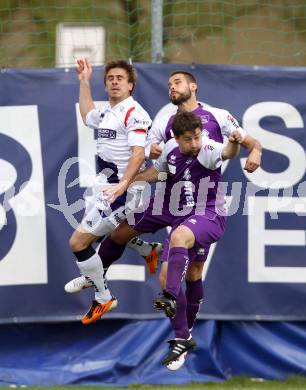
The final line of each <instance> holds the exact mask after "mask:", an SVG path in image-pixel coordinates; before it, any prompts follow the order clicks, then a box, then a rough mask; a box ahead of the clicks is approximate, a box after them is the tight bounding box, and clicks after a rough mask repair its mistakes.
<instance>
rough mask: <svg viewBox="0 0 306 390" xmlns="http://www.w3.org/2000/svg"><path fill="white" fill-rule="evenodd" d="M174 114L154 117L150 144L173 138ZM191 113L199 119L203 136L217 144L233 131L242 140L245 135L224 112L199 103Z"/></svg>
mask: <svg viewBox="0 0 306 390" xmlns="http://www.w3.org/2000/svg"><path fill="white" fill-rule="evenodd" d="M176 112H177V110H175V111H173V112H170V113H167V114H165V115H162V116H157V117H156V119H155V120H154V121H153V125H152V128H151V130H150V134H149V142H150V143H152V144H159V143H161V142H167V141H169V139H171V138H173V133H172V123H173V119H174V116H175V114H176ZM193 113H194V114H195V115H197V116H198V117H200V118H201V120H202V124H203V132H204V134H206V135H207V136H208V137H209V138H211V139H213V140H215V141H217V142H221V143H223V142H224V137H226V138H228V137H229V136H230V134H231V133H232V132H233V131H234V130H237V131H239V132H240V133H241V135H242V137H243V138H244V137H245V135H246V131H245V130H244V129H242V128H241V127H240V126H239V123H238V121H237V120H236V119H235V118H234V117H233V116H232V115H231V114H230V113H229V112H228V111H226V110H223V109H220V108H216V107H211V106H208V105H202V104H200V103H199V105H198V107H197V108H196V109H195V110H193Z"/></svg>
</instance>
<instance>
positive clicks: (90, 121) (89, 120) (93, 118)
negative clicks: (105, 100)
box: [86, 108, 102, 129]
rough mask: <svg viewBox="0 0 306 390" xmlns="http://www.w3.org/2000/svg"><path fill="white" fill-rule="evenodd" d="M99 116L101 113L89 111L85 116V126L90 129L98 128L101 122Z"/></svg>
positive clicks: (93, 110) (95, 110)
mask: <svg viewBox="0 0 306 390" xmlns="http://www.w3.org/2000/svg"><path fill="white" fill-rule="evenodd" d="M101 115H102V112H101V111H100V110H97V109H96V108H94V109H92V110H91V111H89V112H88V113H87V115H86V126H88V127H90V128H91V129H97V128H98V127H99V123H100V122H101Z"/></svg>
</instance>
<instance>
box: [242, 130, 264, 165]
mask: <svg viewBox="0 0 306 390" xmlns="http://www.w3.org/2000/svg"><path fill="white" fill-rule="evenodd" d="M241 145H242V146H243V147H245V148H246V149H247V150H248V151H249V155H248V158H247V160H246V163H245V166H244V169H245V170H246V171H247V172H249V173H252V172H254V171H256V169H257V168H258V167H259V166H260V163H261V150H262V146H261V144H260V142H259V141H257V139H256V138H253V137H252V136H250V135H249V134H247V135H246V136H245V137H244V140H243V141H242V143H241Z"/></svg>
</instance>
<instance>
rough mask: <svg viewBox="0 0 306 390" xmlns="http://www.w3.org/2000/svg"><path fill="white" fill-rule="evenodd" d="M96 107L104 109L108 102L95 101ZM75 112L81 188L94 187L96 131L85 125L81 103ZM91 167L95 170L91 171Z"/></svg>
mask: <svg viewBox="0 0 306 390" xmlns="http://www.w3.org/2000/svg"><path fill="white" fill-rule="evenodd" d="M94 103H95V107H96V108H97V109H103V108H104V107H105V106H106V104H107V103H108V102H107V101H95V102H94ZM75 112H76V118H77V126H78V156H79V159H80V164H79V172H80V177H79V183H80V187H92V186H93V182H94V178H95V174H94V172H95V171H96V169H95V155H96V141H95V138H94V130H92V129H90V128H88V127H87V126H85V125H84V123H83V120H82V117H81V114H80V108H79V103H76V104H75ZM82 161H86V162H87V163H88V165H87V164H82V163H81V162H82ZM91 167H92V168H93V169H91Z"/></svg>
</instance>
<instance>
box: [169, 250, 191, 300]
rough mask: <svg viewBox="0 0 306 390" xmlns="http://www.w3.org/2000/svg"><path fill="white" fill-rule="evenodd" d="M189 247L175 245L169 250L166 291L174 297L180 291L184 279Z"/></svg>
mask: <svg viewBox="0 0 306 390" xmlns="http://www.w3.org/2000/svg"><path fill="white" fill-rule="evenodd" d="M188 262H189V258H188V249H186V248H183V247H174V248H171V249H170V251H169V259H168V271H167V282H166V291H167V292H168V293H169V294H171V295H172V296H173V297H174V298H177V297H178V295H179V292H180V288H181V284H182V280H183V278H184V276H185V273H186V270H187V267H188Z"/></svg>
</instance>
